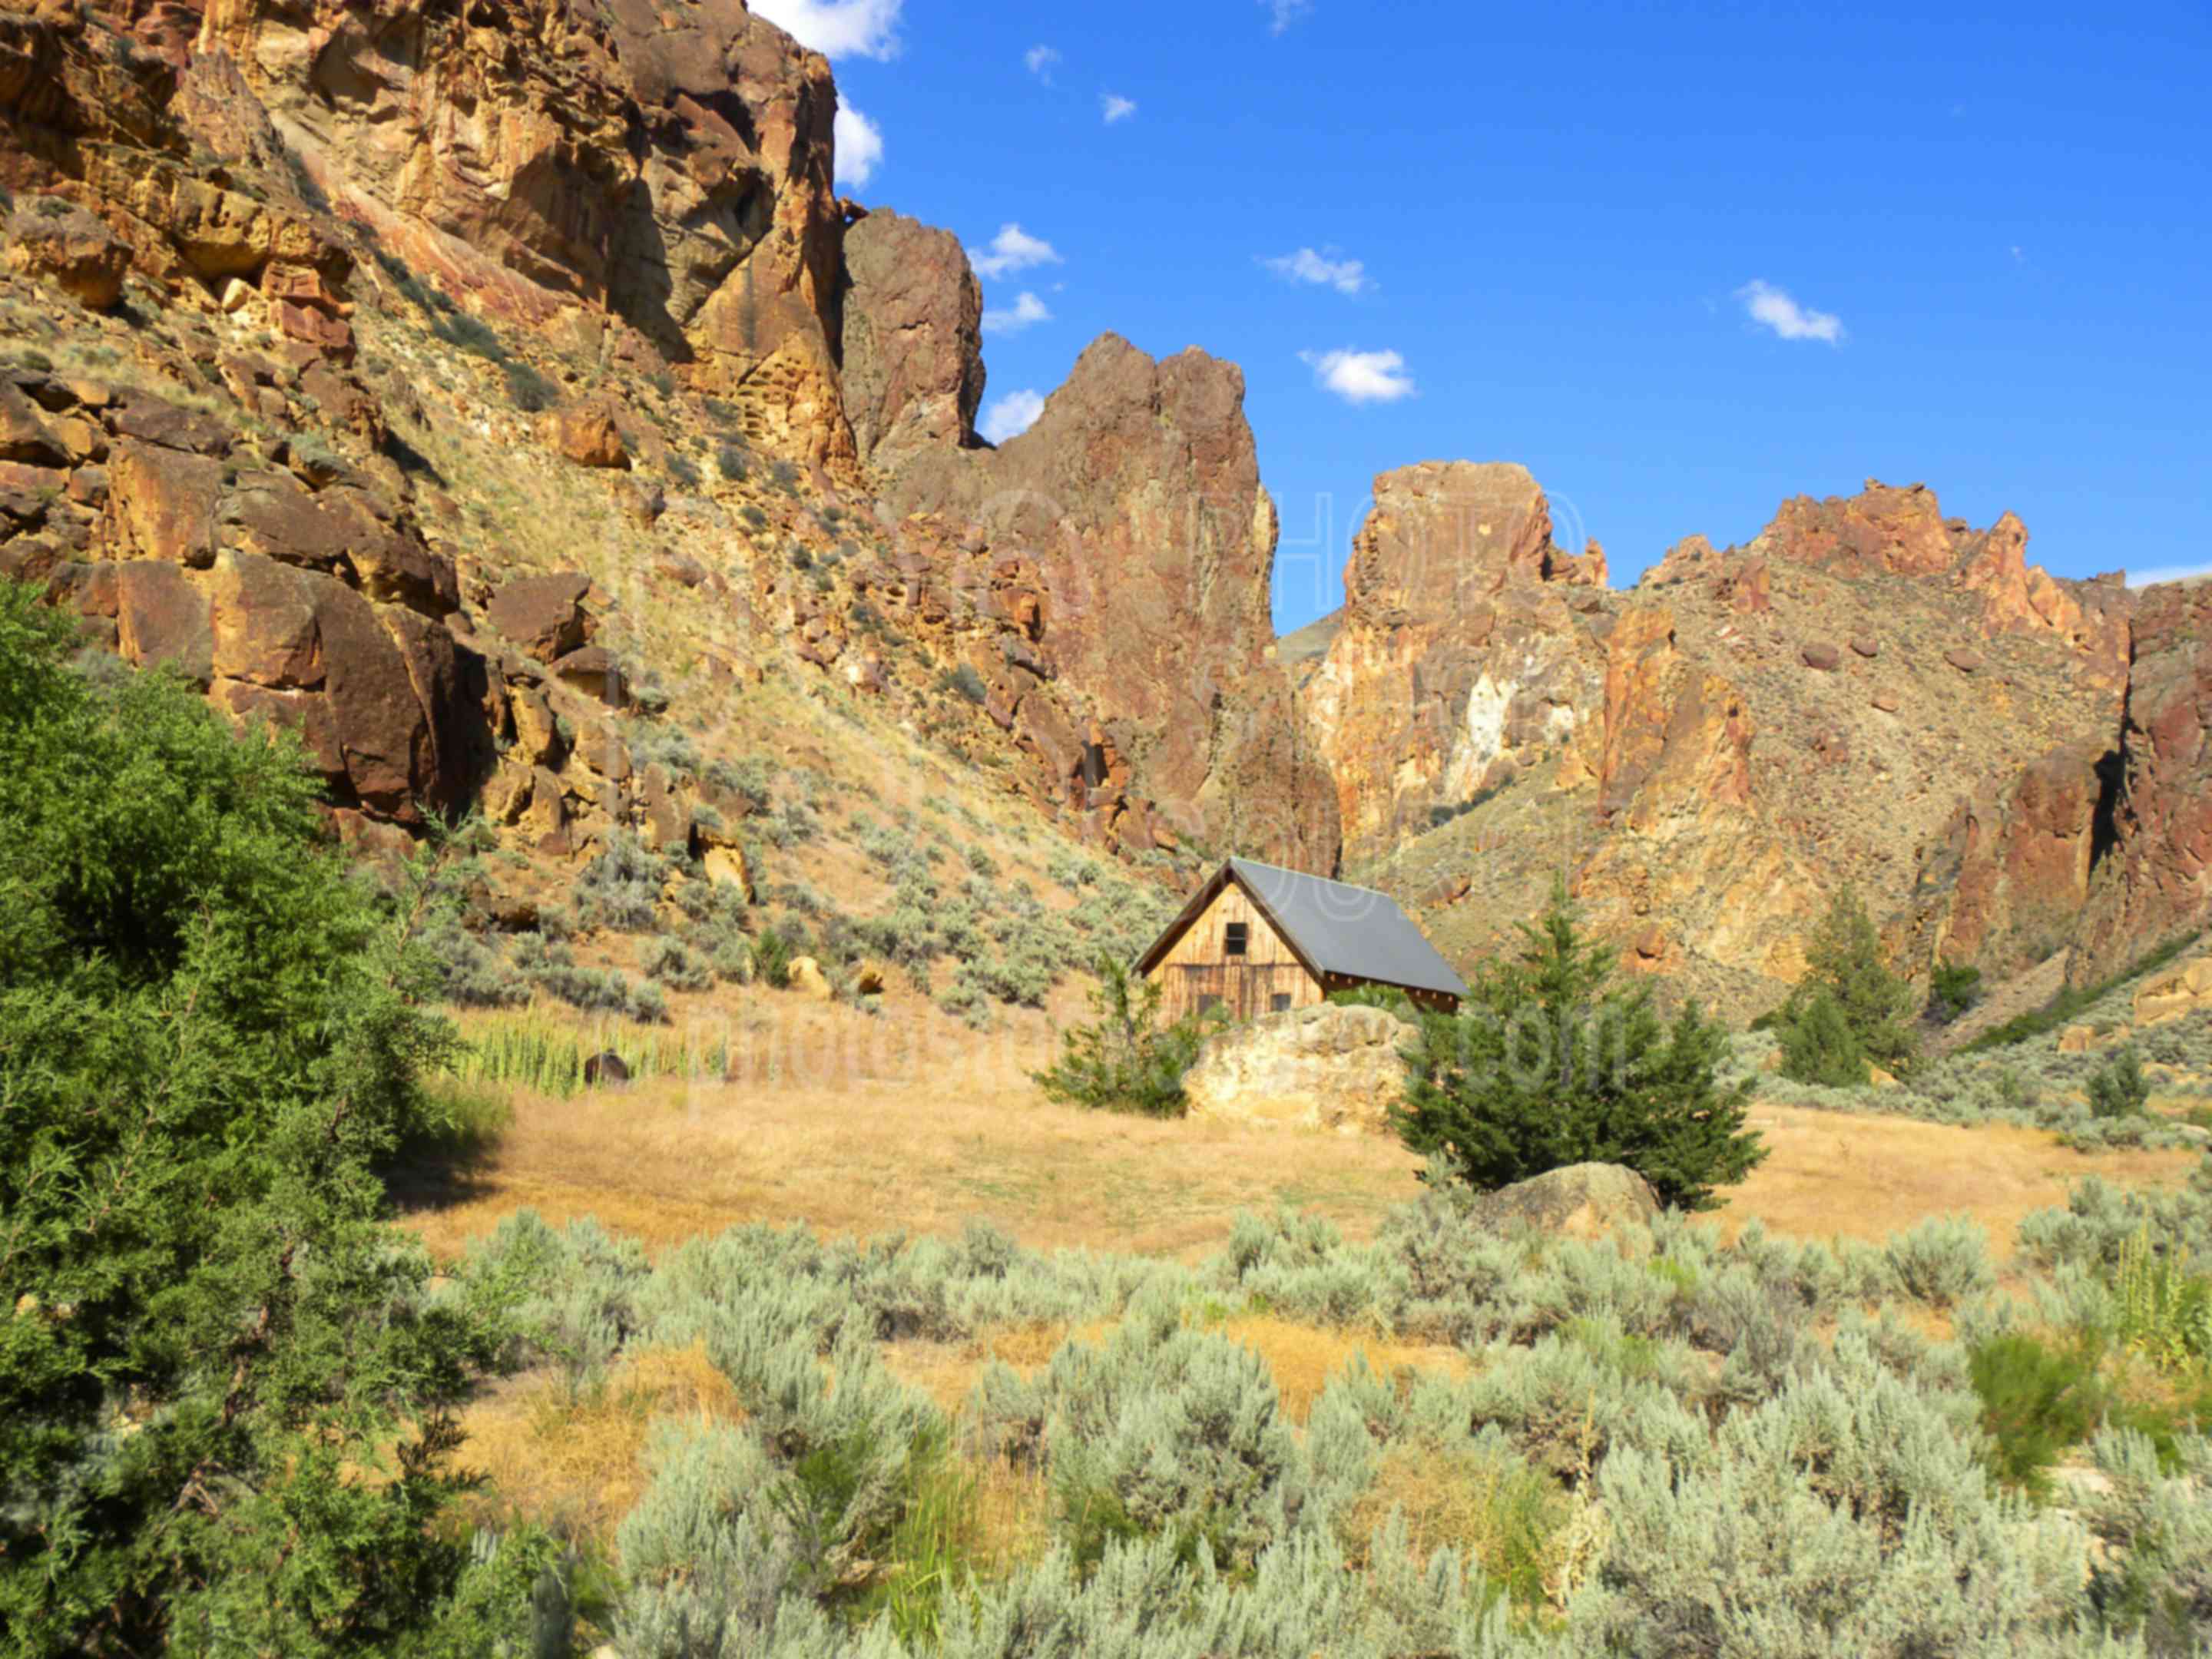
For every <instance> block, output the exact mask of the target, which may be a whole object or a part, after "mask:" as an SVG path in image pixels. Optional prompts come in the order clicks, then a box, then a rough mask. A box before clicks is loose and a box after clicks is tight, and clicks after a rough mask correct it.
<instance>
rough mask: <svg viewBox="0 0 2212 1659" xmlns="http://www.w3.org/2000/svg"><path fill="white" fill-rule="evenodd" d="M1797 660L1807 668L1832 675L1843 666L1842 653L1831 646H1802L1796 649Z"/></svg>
mask: <svg viewBox="0 0 2212 1659" xmlns="http://www.w3.org/2000/svg"><path fill="white" fill-rule="evenodd" d="M1797 660H1798V661H1800V662H1802V663H1803V664H1804V665H1805V666H1806V667H1808V668H1812V669H1817V670H1818V671H1820V672H1821V673H1823V674H1832V673H1834V672H1835V671H1836V670H1837V669H1838V668H1840V667H1841V666H1842V665H1843V661H1844V653H1842V652H1840V651H1838V650H1837V649H1836V647H1834V646H1832V645H1819V644H1813V645H1804V646H1800V647H1798V650H1797Z"/></svg>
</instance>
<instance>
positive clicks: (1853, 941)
mask: <svg viewBox="0 0 2212 1659" xmlns="http://www.w3.org/2000/svg"><path fill="white" fill-rule="evenodd" d="M1824 997H1825V998H1826V999H1827V1000H1828V1001H1829V1002H1831V1003H1832V1005H1833V1007H1832V1010H1831V1009H1830V1008H1827V1007H1824V1006H1822V999H1823V998H1824ZM1911 1003H1912V987H1911V986H1910V985H1909V984H1907V983H1906V982H1905V981H1904V980H1902V979H1900V978H1899V977H1898V975H1895V974H1893V973H1891V972H1890V971H1889V964H1888V963H1887V960H1886V959H1885V958H1884V956H1883V952H1882V948H1881V934H1880V933H1877V932H1875V925H1874V922H1873V921H1872V920H1871V919H1870V918H1869V916H1868V915H1867V912H1866V906H1865V905H1864V904H1863V903H1862V902H1860V899H1859V896H1858V893H1857V890H1855V889H1854V888H1853V887H1851V885H1850V884H1849V883H1845V884H1844V885H1843V886H1841V887H1839V888H1838V889H1837V890H1836V895H1835V897H1834V898H1833V899H1832V900H1831V901H1830V902H1829V904H1828V909H1827V913H1826V915H1823V916H1822V917H1821V918H1820V921H1819V923H1818V924H1817V925H1816V926H1815V927H1814V929H1813V936H1812V938H1811V939H1809V940H1808V941H1807V943H1806V946H1805V977H1804V979H1803V980H1802V981H1800V982H1799V983H1798V986H1797V988H1796V991H1794V992H1792V993H1791V994H1790V1000H1789V1001H1788V1002H1787V1003H1785V1004H1784V1005H1783V1007H1782V1011H1781V1014H1780V1017H1779V1018H1778V1020H1777V1021H1776V1024H1777V1026H1778V1029H1779V1030H1780V1031H1781V1033H1782V1050H1783V1056H1784V1060H1783V1074H1784V1076H1786V1077H1789V1078H1790V1079H1793V1080H1794V1081H1796V1082H1799V1083H1826V1084H1829V1085H1856V1084H1860V1083H1864V1082H1865V1081H1866V1073H1865V1069H1864V1067H1863V1066H1861V1067H1859V1068H1858V1069H1857V1072H1856V1073H1855V1074H1853V1075H1851V1076H1849V1077H1845V1076H1844V1073H1845V1072H1846V1071H1847V1070H1849V1069H1850V1067H1849V1064H1848V1062H1847V1060H1844V1058H1843V1055H1844V1053H1845V1052H1846V1051H1845V1050H1844V1048H1842V1047H1839V1045H1838V1043H1837V1042H1835V1041H1834V1035H1833V1028H1834V1026H1835V1024H1836V1023H1837V1020H1838V1018H1840V1020H1841V1024H1842V1025H1843V1027H1844V1029H1845V1030H1847V1031H1848V1032H1849V1033H1850V1040H1851V1042H1852V1043H1853V1044H1855V1045H1856V1046H1857V1048H1858V1050H1859V1052H1860V1054H1862V1055H1863V1056H1864V1058H1865V1060H1868V1061H1870V1062H1872V1063H1873V1064H1874V1065H1876V1066H1882V1067H1884V1068H1886V1069H1887V1070H1889V1071H1891V1072H1894V1073H1899V1074H1902V1073H1905V1071H1907V1070H1909V1069H1910V1068H1911V1065H1912V1061H1913V1059H1914V1043H1913V1041H1912V1034H1911V1032H1910V1031H1908V1030H1905V1026H1904V1024H1902V1020H1903V1017H1904V1015H1905V1011H1906V1010H1907V1009H1908V1008H1909V1007H1911ZM1807 1021H1814V1022H1817V1024H1818V1026H1819V1028H1820V1029H1818V1030H1817V1031H1814V1032H1811V1033H1808V1034H1806V1035H1804V1036H1800V1037H1799V1038H1798V1039H1797V1041H1796V1047H1795V1048H1794V1049H1793V1047H1792V1036H1791V1034H1792V1032H1793V1031H1794V1030H1796V1027H1798V1026H1799V1025H1800V1024H1802V1023H1804V1022H1807ZM1793 1054H1796V1055H1797V1056H1799V1057H1801V1058H1800V1059H1798V1060H1793V1058H1792V1055H1793ZM1801 1063H1802V1066H1805V1067H1807V1068H1808V1069H1802V1070H1801V1069H1800V1065H1801Z"/></svg>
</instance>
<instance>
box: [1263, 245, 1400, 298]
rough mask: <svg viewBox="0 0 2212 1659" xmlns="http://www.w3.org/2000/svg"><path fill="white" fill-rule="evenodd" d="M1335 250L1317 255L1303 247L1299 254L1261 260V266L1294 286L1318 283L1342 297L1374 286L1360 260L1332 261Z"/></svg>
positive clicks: (1286, 254) (1331, 249) (1287, 254)
mask: <svg viewBox="0 0 2212 1659" xmlns="http://www.w3.org/2000/svg"><path fill="white" fill-rule="evenodd" d="M1335 251H1336V250H1335V249H1334V248H1330V249H1328V250H1326V251H1324V252H1318V253H1317V252H1315V251H1314V250H1313V249H1312V248H1310V247H1302V248H1300V249H1299V250H1298V251H1297V252H1296V253H1285V254H1284V255H1283V256H1282V257H1281V258H1276V259H1262V260H1261V262H1260V263H1261V264H1263V265H1265V266H1267V269H1268V270H1272V271H1273V272H1274V273H1275V275H1276V276H1280V277H1282V278H1284V279H1285V281H1288V282H1293V283H1318V284H1320V285H1321V286H1322V287H1323V288H1333V289H1335V290H1336V291H1337V292H1338V293H1339V294H1358V293H1359V292H1360V291H1361V290H1363V289H1367V288H1370V287H1372V286H1373V284H1372V283H1370V282H1369V281H1368V280H1367V267H1366V266H1365V265H1364V264H1361V263H1360V262H1359V261H1358V260H1357V259H1332V258H1329V257H1328V255H1329V254H1331V253H1334V252H1335Z"/></svg>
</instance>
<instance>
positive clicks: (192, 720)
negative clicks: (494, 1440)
mask: <svg viewBox="0 0 2212 1659" xmlns="http://www.w3.org/2000/svg"><path fill="white" fill-rule="evenodd" d="M69 644H70V641H69V639H68V637H67V628H66V624H64V623H58V622H57V621H56V620H55V619H53V618H52V617H50V616H48V615H47V614H46V613H44V612H42V611H38V610H36V609H35V608H33V605H32V602H31V599H30V596H29V593H28V592H27V590H24V589H21V588H15V587H4V588H0V845H4V846H5V847H6V848H8V855H7V857H6V858H5V859H4V860H0V1653H4V1654H8V1655H11V1656H33V1655H46V1654H61V1653H72V1654H79V1653H90V1654H137V1653H149V1652H154V1651H156V1650H161V1651H171V1652H179V1653H203V1652H212V1651H222V1652H264V1653H273V1652H283V1653H287V1654H322V1653H332V1652H337V1651H339V1650H346V1651H351V1652H361V1651H382V1652H393V1653H427V1652H455V1653H459V1652H465V1651H473V1652H498V1651H501V1650H518V1649H516V1648H515V1647H514V1644H516V1643H517V1642H519V1641H520V1640H521V1639H522V1638H524V1636H525V1635H526V1618H527V1611H528V1603H529V1596H530V1589H531V1584H532V1580H533V1579H534V1578H535V1577H536V1576H537V1575H538V1571H539V1570H540V1568H541V1566H542V1565H544V1560H545V1558H546V1553H547V1546H546V1545H545V1543H544V1540H543V1539H542V1538H541V1537H535V1536H532V1535H527V1534H525V1535H520V1536H517V1537H512V1538H510V1539H509V1540H508V1541H507V1545H506V1546H505V1547H501V1548H499V1549H489V1550H486V1549H479V1550H477V1551H476V1552H475V1553H473V1555H472V1553H471V1548H470V1547H469V1546H468V1545H467V1543H466V1541H465V1540H464V1539H463V1538H462V1537H461V1536H460V1535H459V1532H458V1530H457V1529H456V1528H453V1527H452V1526H449V1525H445V1524H442V1522H441V1516H443V1514H444V1512H445V1510H447V1506H448V1504H449V1503H450V1501H451V1499H452V1498H453V1496H454V1495H455V1494H456V1493H457V1492H459V1490H460V1489H461V1487H462V1486H463V1484H464V1483H463V1482H462V1481H461V1480H459V1479H458V1478H457V1477H456V1476H455V1475H453V1474H452V1472H451V1471H450V1470H449V1469H448V1468H447V1454H448V1453H449V1452H450V1451H451V1450H452V1449H453V1446H454V1445H455V1443H456V1442H457V1440H458V1434H457V1432H456V1431H455V1429H454V1427H453V1413H452V1410H451V1407H453V1404H454V1402H455V1401H457V1399H458V1398H459V1395H460V1393H461V1391H462V1389H464V1388H465V1385H466V1383H467V1382H468V1379H469V1377H470V1376H471V1372H472V1370H474V1369H475V1368H476V1367H477V1365H479V1364H482V1363H483V1362H485V1361H486V1360H487V1359H489V1357H490V1355H491V1352H492V1351H493V1348H494V1346H495V1344H496V1343H497V1341H498V1340H499V1333H500V1331H501V1328H502V1323H503V1322H502V1321H501V1319H500V1318H499V1317H498V1316H496V1309H497V1306H498V1304H499V1303H500V1300H501V1294H500V1292H499V1291H498V1290H497V1287H496V1282H495V1281H487V1283H486V1284H485V1285H482V1286H479V1287H477V1289H475V1290H472V1291H469V1292H467V1293H465V1294H460V1295H457V1296H454V1297H450V1298H447V1299H444V1300H439V1299H435V1298H433V1297H429V1296H428V1294H427V1292H426V1286H427V1282H428V1279H429V1276H430V1266H429V1262H428V1259H427V1258H426V1257H425V1255H423V1253H422V1250H421V1249H420V1248H419V1247H417V1246H415V1245H413V1244H412V1243H408V1242H405V1241H403V1239H402V1238H401V1237H399V1236H398V1235H397V1234H395V1233H394V1232H392V1231H391V1230H389V1229H388V1228H386V1227H385V1226H384V1225H381V1224H380V1209H381V1206H382V1203H383V1196H384V1194H383V1188H382V1186H381V1184H380V1181H379V1179H378V1176H377V1164H378V1162H379V1160H380V1159H381V1158H385V1157H386V1156H387V1155H388V1154H389V1153H390V1152H392V1149H393V1147H394V1146H395V1145H396V1144H397V1143H398V1140H399V1139H400V1138H401V1137H402V1136H403V1135H404V1134H405V1133H407V1132H408V1131H409V1130H410V1127H415V1126H416V1125H420V1124H423V1123H425V1122H426V1121H428V1119H429V1118H430V1117H431V1116H432V1115H433V1111H432V1108H431V1106H430V1104H429V1102H428V1097H427V1096H426V1091H425V1090H424V1087H423V1085H422V1076H423V1074H424V1073H425V1071H426V1070H427V1069H428V1068H429V1067H430V1066H434V1065H435V1064H436V1063H437V1061H438V1060H440V1059H441V1056H442V1054H444V1053H445V1051H446V1048H447V1045H448V1044H449V1042H451V1040H452V1039H451V1033H450V1028H449V1027H448V1026H447V1024H446V1023H445V1022H443V1021H442V1020H439V1019H435V1018H432V1017H431V1016H429V1015H428V1013H427V1012H425V1011H424V1010H423V1009H422V1008H421V1007H420V1006H417V1002H418V1000H419V997H420V995H421V994H422V991H423V990H424V988H425V987H426V984H427V983H428V980H427V978H426V963H425V962H424V960H423V957H422V953H421V952H420V951H416V950H414V949H412V948H410V944H409V941H408V938H407V931H408V928H409V927H410V926H411V925H412V924H413V922H414V921H417V920H419V918H418V917H416V915H414V914H413V913H412V912H407V913H403V914H398V915H395V914H393V913H392V911H391V910H390V909H389V908H388V907H386V908H380V902H379V901H377V900H376V899H374V898H373V897H372V896H371V895H370V893H369V891H368V889H367V888H366V887H365V886H364V885H362V884H359V883H357V882H356V881H354V880H352V879H349V878H348V877H347V875H346V874H345V873H344V872H343V869H342V867H341V866H339V864H338V863H337V858H336V854H335V853H334V852H332V851H331V850H329V849H328V848H326V847H325V838H324V837H323V836H321V834H320V831H319V827H318V824H317V821H316V817H315V813H314V804H315V800H316V798H317V793H318V789H319V786H318V784H317V783H316V781H314V779H313V776H312V775H310V774H309V773H308V771H307V769H306V768H305V767H304V766H303V765H302V763H301V754H300V750H299V749H298V747H297V745H296V744H294V743H292V742H290V741H289V739H287V740H277V739H275V738H266V737H263V736H252V737H247V738H237V737H234V735H233V734H232V733H231V732H229V730H228V728H227V727H226V726H224V725H223V724H222V721H221V720H220V719H219V718H218V717H216V715H215V714H213V713H212V712H211V711H210V709H209V708H208V707H207V706H206V704H205V703H204V702H203V701H202V699H201V698H200V697H199V696H197V694H196V693H194V692H193V691H192V690H191V689H190V688H188V687H186V686H185V685H184V684H182V683H181V682H174V681H170V680H167V679H164V678H159V677H156V676H153V675H142V676H127V677H125V678H123V679H122V680H121V682H120V683H119V684H116V685H114V686H113V687H112V689H108V690H94V689H93V688H92V687H91V685H90V684H88V682H87V680H86V679H84V678H82V677H80V676H79V675H77V674H76V673H75V672H73V671H71V670H70V668H69V667H68V666H67V665H66V664H65V661H64V656H65V653H66V651H67V649H68V647H69ZM472 1560H474V1561H475V1562H476V1565H473V1566H472V1565H471V1561H472Z"/></svg>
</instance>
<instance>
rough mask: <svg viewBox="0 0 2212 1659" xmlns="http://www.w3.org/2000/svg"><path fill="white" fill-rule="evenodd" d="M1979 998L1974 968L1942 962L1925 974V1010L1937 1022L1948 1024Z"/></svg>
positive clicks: (1979, 978)
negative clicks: (1926, 976) (1926, 992)
mask: <svg viewBox="0 0 2212 1659" xmlns="http://www.w3.org/2000/svg"><path fill="white" fill-rule="evenodd" d="M1980 1000H1982V970H1981V969H1978V968H1975V967H1971V966H1966V965H1953V964H1949V963H1945V964H1942V965H1939V966H1938V967H1937V968H1936V971H1935V972H1934V973H1933V974H1932V975H1929V981H1928V1012H1929V1015H1931V1016H1932V1017H1933V1018H1934V1019H1935V1021H1936V1024H1939V1025H1948V1024H1950V1023H1951V1022H1952V1021H1953V1020H1954V1019H1956V1018H1959V1017H1960V1015H1961V1014H1963V1013H1965V1012H1966V1011H1967V1010H1968V1009H1969V1008H1972V1006H1974V1005H1975V1004H1976V1003H1978V1002H1979V1001H1980Z"/></svg>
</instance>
